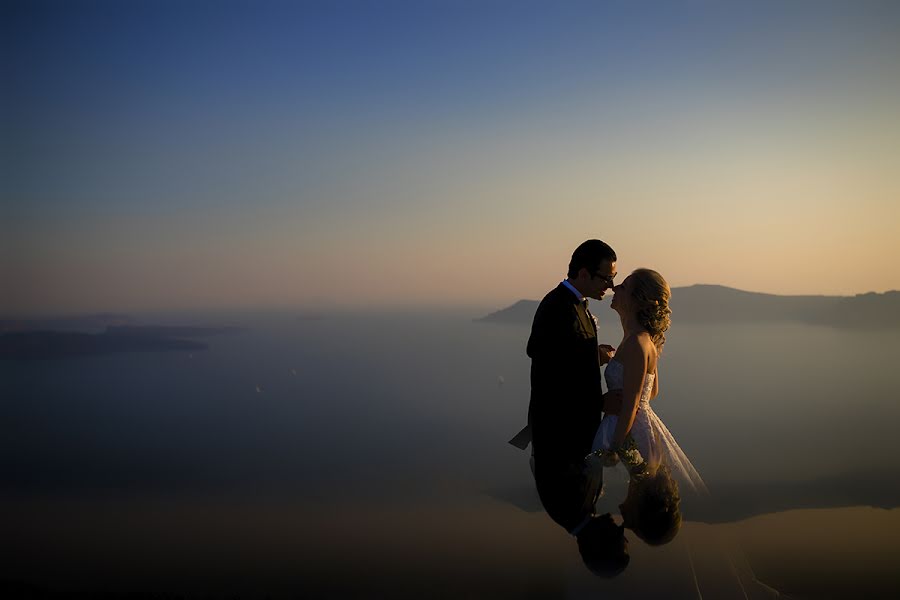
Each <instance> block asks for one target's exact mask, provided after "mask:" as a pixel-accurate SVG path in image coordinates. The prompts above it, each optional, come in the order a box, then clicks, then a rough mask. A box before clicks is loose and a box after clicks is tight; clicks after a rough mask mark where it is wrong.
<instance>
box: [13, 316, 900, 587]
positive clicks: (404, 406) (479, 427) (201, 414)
mask: <svg viewBox="0 0 900 600" xmlns="http://www.w3.org/2000/svg"><path fill="white" fill-rule="evenodd" d="M604 308H605V306H604ZM594 312H595V313H597V312H599V311H597V310H595V311H594ZM475 316H479V315H475V314H472V315H466V314H443V315H425V314H420V315H412V316H402V317H401V316H391V315H368V316H366V315H341V316H328V315H326V316H323V318H321V319H315V320H311V319H302V320H301V319H298V318H296V315H291V314H264V315H249V314H244V315H215V316H209V315H146V316H142V320H143V321H144V322H147V323H158V324H170V323H176V322H177V323H191V324H200V323H208V324H213V325H239V326H243V327H245V329H244V330H243V331H242V332H240V333H237V334H234V335H229V336H223V337H216V338H210V339H208V340H206V341H207V342H208V343H209V346H210V347H209V349H208V350H205V351H199V352H197V351H195V352H193V353H188V352H182V351H173V352H161V353H123V354H115V355H108V356H99V357H87V358H77V359H67V360H54V361H28V362H25V361H5V362H2V363H0V385H2V404H0V436H2V439H3V441H4V442H3V443H4V448H3V452H2V454H0V472H2V473H3V477H2V484H0V485H2V497H0V503H2V515H3V516H2V517H0V519H2V528H3V532H4V533H3V537H4V538H6V539H7V540H11V541H12V543H4V544H2V548H0V553H2V557H0V558H2V565H3V566H2V567H0V579H2V580H3V581H4V585H5V586H7V587H9V586H18V587H14V589H39V590H49V591H51V592H52V591H62V592H69V591H87V590H91V591H96V590H109V591H116V592H121V591H133V592H143V591H163V592H168V593H184V594H198V595H203V594H206V593H212V594H222V595H224V594H239V595H242V596H246V597H257V596H260V597H261V596H264V595H265V594H272V595H280V594H283V595H286V596H288V597H290V596H292V595H297V594H300V593H301V592H306V593H310V592H311V593H314V594H315V593H321V594H322V595H327V594H332V593H341V594H351V595H353V594H360V595H372V594H375V595H408V596H417V595H421V594H422V593H424V591H425V590H427V592H428V593H429V594H434V595H438V596H440V595H442V593H443V594H444V595H449V596H457V595H460V594H463V593H465V594H473V595H476V596H490V597H495V596H500V597H504V596H506V597H522V596H526V597H527V596H537V597H543V596H546V595H550V596H564V597H582V596H591V595H594V594H596V592H597V591H598V590H603V591H604V593H606V594H608V596H604V597H611V598H618V597H621V598H631V597H647V596H654V595H658V594H660V593H663V592H665V593H666V594H667V597H685V598H694V597H700V595H701V594H702V596H703V597H706V598H711V597H712V598H727V597H737V598H742V597H745V596H746V597H751V598H755V597H774V596H773V592H772V591H771V590H769V588H774V589H777V590H779V591H781V592H782V593H786V594H788V595H789V596H790V597H794V598H830V597H833V598H842V597H848V595H857V594H856V591H855V590H862V591H861V592H860V594H861V596H864V597H872V598H875V597H893V596H896V595H897V591H898V589H897V587H898V586H897V583H896V577H895V576H893V564H892V562H891V561H892V560H893V559H892V558H891V557H896V556H897V555H898V554H900V548H898V545H897V544H898V542H897V541H896V539H897V538H898V534H900V520H898V512H897V511H896V510H880V509H876V508H864V507H865V506H878V507H884V508H893V507H895V506H898V505H900V502H898V498H900V489H898V486H900V484H898V478H897V476H896V475H897V473H898V472H900V469H898V467H900V464H898V463H900V437H898V436H896V435H895V433H896V427H897V423H898V422H900V419H898V416H900V414H898V413H900V406H898V405H897V403H896V402H895V401H894V399H895V398H896V390H897V389H898V387H897V386H898V383H900V374H898V370H897V369H896V368H895V365H894V364H893V363H894V362H895V358H896V344H897V341H898V337H900V336H898V334H897V333H892V332H886V333H857V332H852V331H849V332H848V331H837V330H832V329H829V328H823V327H810V326H802V325H784V324H777V325H767V324H741V325H735V326H733V327H721V326H717V327H703V326H690V327H688V326H684V327H679V326H678V324H677V323H676V325H675V326H674V327H673V329H672V330H671V332H670V334H669V336H668V339H669V341H668V343H667V345H666V351H665V354H664V355H663V361H662V362H661V364H660V384H661V393H660V397H659V398H658V399H657V400H655V401H654V408H655V410H656V411H657V412H658V413H659V414H660V416H661V417H662V418H663V419H664V420H665V422H666V424H667V425H668V426H669V428H670V429H671V430H672V432H673V433H674V434H675V436H676V437H677V439H678V441H679V443H680V444H681V446H682V448H684V450H685V452H686V453H687V454H688V456H689V457H690V458H691V460H692V461H693V462H694V464H695V466H696V467H697V468H698V470H699V471H700V473H701V475H702V476H703V478H704V480H705V481H706V483H707V484H708V486H709V488H710V491H711V496H710V498H709V499H708V500H705V501H699V500H697V499H696V498H694V497H692V496H691V495H690V494H688V493H684V494H683V498H684V499H683V502H682V512H683V515H684V519H685V523H684V525H683V528H682V531H681V533H680V534H679V536H678V537H677V538H676V539H675V541H673V542H672V543H670V544H668V545H666V546H662V547H647V546H645V545H644V544H642V543H641V542H640V541H639V540H637V539H636V538H635V537H634V536H633V535H629V534H628V533H626V536H627V537H628V539H629V553H630V556H631V560H630V564H629V566H628V568H627V569H626V570H625V571H624V572H623V573H622V574H621V575H620V576H618V577H615V578H612V579H603V578H597V577H594V576H592V575H591V574H590V573H589V572H588V571H587V570H586V569H585V567H584V565H583V563H582V562H581V559H580V557H579V555H578V550H577V547H576V545H575V543H574V541H573V540H572V538H570V537H569V536H568V535H567V534H566V533H565V532H564V531H563V530H562V529H561V528H560V527H558V526H557V525H556V524H554V523H553V522H552V521H551V520H550V519H549V518H548V517H547V516H546V515H545V514H544V513H543V512H542V511H541V509H540V504H539V502H538V501H537V497H536V494H535V492H534V486H533V482H532V479H531V474H530V472H529V469H528V464H527V454H526V453H523V452H521V451H519V450H517V449H515V448H513V447H512V446H509V445H508V444H506V440H507V439H509V437H510V436H511V435H512V434H514V433H515V432H516V431H517V430H518V429H519V427H520V426H521V425H522V424H523V423H524V419H525V412H526V409H527V402H528V390H529V386H528V368H529V363H528V359H527V357H525V355H524V343H525V339H526V338H527V335H528V327H527V326H515V325H489V324H484V323H474V322H472V321H471V318H472V317H475ZM600 316H601V335H600V337H601V341H604V342H611V343H613V344H616V343H617V342H618V340H617V337H618V336H616V335H613V334H612V333H611V332H613V331H614V327H613V326H614V324H613V323H610V322H609V320H608V316H606V315H600ZM607 332H608V334H607ZM841 448H843V450H840V449H841ZM617 477H618V480H619V481H618V483H617ZM622 478H623V477H622V474H621V473H619V474H618V475H611V476H610V477H608V482H611V483H610V485H609V486H608V488H607V491H606V494H605V496H604V497H603V498H602V499H601V500H600V502H599V504H598V508H599V509H601V510H602V511H610V512H613V513H614V514H615V513H616V512H617V510H616V507H617V505H618V503H619V502H620V501H621V497H622V496H621V493H622V488H621V479H622ZM617 485H618V486H620V487H619V488H617ZM617 494H618V496H617ZM854 507H857V508H854ZM717 590H718V591H717ZM698 592H699V593H698ZM742 594H743V595H742ZM767 594H768V595H767Z"/></svg>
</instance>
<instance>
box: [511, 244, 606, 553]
mask: <svg viewBox="0 0 900 600" xmlns="http://www.w3.org/2000/svg"><path fill="white" fill-rule="evenodd" d="M615 276H616V253H615V252H614V251H613V249H612V248H610V247H609V246H608V245H607V244H605V243H604V242H601V241H600V240H587V241H586V242H584V243H583V244H581V245H580V246H578V248H576V249H575V252H574V253H573V254H572V260H571V261H570V262H569V271H568V276H567V278H566V280H565V281H563V282H561V283H560V284H559V285H558V286H557V287H556V288H555V289H554V290H552V291H550V292H549V293H548V294H547V295H546V296H544V299H543V300H542V301H541V303H540V305H539V306H538V308H537V311H536V312H535V315H534V323H533V324H532V327H531V337H530V338H529V340H528V348H527V354H528V356H529V357H530V358H531V402H530V404H529V406H528V426H527V427H526V429H525V430H523V434H525V437H527V433H526V431H527V430H529V429H530V434H531V444H532V457H533V459H534V462H533V468H534V479H535V484H536V486H537V490H538V494H539V496H540V498H541V503H542V504H543V505H544V508H545V509H546V511H547V514H549V515H550V517H551V518H552V519H553V520H554V521H556V522H557V523H559V524H560V525H562V526H563V527H564V528H565V529H566V531H568V532H570V533H572V534H574V535H578V533H579V531H580V529H581V528H582V527H584V526H585V525H586V524H587V521H588V520H589V519H590V517H591V515H592V514H593V508H594V503H595V501H596V499H597V495H598V494H599V492H600V487H601V483H602V481H601V475H600V474H599V473H595V474H592V473H590V472H585V470H584V457H585V456H586V455H587V454H588V453H589V452H590V450H591V443H592V442H593V439H594V434H595V433H596V431H597V427H598V426H599V424H600V418H601V416H602V410H603V401H604V398H603V395H602V389H601V387H600V382H601V374H600V366H601V365H602V364H605V363H607V362H608V361H609V359H610V358H611V355H612V353H613V349H612V347H611V346H606V345H603V346H599V347H598V345H597V329H596V325H595V322H594V319H593V316H592V315H591V313H590V311H589V310H588V300H587V299H588V298H594V299H595V300H598V301H599V300H602V299H603V296H604V294H605V293H606V291H607V290H609V289H610V288H612V287H613V279H614V278H615ZM616 393H619V392H616ZM523 434H520V436H522V435H523ZM520 436H517V438H520ZM519 442H520V444H519V445H520V447H522V446H521V442H522V439H521V438H520V439H519ZM513 443H514V444H515V443H516V440H513Z"/></svg>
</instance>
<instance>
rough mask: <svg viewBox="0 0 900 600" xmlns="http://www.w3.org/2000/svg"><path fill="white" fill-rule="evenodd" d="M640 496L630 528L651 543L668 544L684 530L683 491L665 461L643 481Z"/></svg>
mask: <svg viewBox="0 0 900 600" xmlns="http://www.w3.org/2000/svg"><path fill="white" fill-rule="evenodd" d="M640 486H641V492H640V493H639V494H638V499H637V518H636V519H635V523H634V524H633V525H632V527H631V529H632V531H634V533H635V534H637V536H638V537H639V538H641V539H642V540H643V541H644V542H645V543H646V544H648V545H650V546H661V545H663V544H668V543H669V542H671V541H672V540H673V539H675V536H676V535H678V532H679V531H680V530H681V494H680V493H679V491H678V483H677V482H676V481H675V479H674V478H673V477H672V473H671V471H669V468H668V467H667V466H666V465H664V464H663V465H660V466H659V469H657V471H656V474H655V475H653V477H651V478H649V479H647V480H646V481H643V482H642V483H641V484H640Z"/></svg>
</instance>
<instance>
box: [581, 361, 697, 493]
mask: <svg viewBox="0 0 900 600" xmlns="http://www.w3.org/2000/svg"><path fill="white" fill-rule="evenodd" d="M624 370H625V369H624V366H623V365H622V363H620V362H619V361H617V360H616V359H615V358H614V359H612V360H611V361H609V363H608V364H607V365H606V374H605V376H606V387H607V388H609V389H610V390H621V389H622V387H623V383H624ZM655 377H656V376H655V375H654V374H653V373H648V374H647V375H645V376H644V385H643V387H642V389H641V399H640V404H639V405H638V410H637V413H636V414H635V417H634V423H633V424H632V426H631V431H630V432H629V435H631V437H632V438H633V439H634V441H635V444H636V445H637V448H638V451H639V452H640V453H641V456H642V457H643V458H644V461H645V462H646V463H647V469H648V471H649V472H650V473H651V474H652V473H655V472H656V470H657V469H658V468H659V465H660V464H663V463H665V464H666V465H667V466H668V467H669V470H670V471H671V472H672V474H673V475H675V476H676V477H677V478H678V479H680V480H682V481H684V482H685V483H687V484H688V485H690V486H691V487H692V488H693V489H694V490H695V491H697V492H704V493H705V492H707V490H706V485H704V483H703V480H702V479H701V478H700V474H699V473H697V470H696V469H694V465H692V464H691V461H690V460H688V457H687V456H686V455H685V454H684V452H683V451H682V450H681V447H680V446H679V445H678V442H676V441H675V438H674V437H673V436H672V434H671V433H670V432H669V429H668V428H667V427H666V426H665V424H664V423H663V422H662V420H661V419H660V418H659V417H658V416H657V414H656V412H654V410H653V408H652V407H651V406H650V394H651V393H652V392H653V380H654V379H655ZM618 421H619V419H618V417H617V416H616V415H606V416H605V417H603V420H602V421H601V422H600V427H599V428H598V429H597V434H596V435H595V436H594V443H593V447H592V450H609V449H610V448H611V446H612V441H613V437H614V436H615V433H616V423H618Z"/></svg>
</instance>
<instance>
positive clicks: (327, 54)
mask: <svg viewBox="0 0 900 600" xmlns="http://www.w3.org/2000/svg"><path fill="white" fill-rule="evenodd" d="M0 6H2V8H0V48H2V58H0V68H2V80H0V81H2V83H0V181H2V188H0V192H2V199H0V281H2V284H0V287H2V290H3V291H2V293H0V313H4V314H26V313H49V312H63V313H74V312H84V311H101V310H103V311H133V310H151V309H180V308H205V307H209V308H239V307H302V308H321V307H327V306H338V307H371V306H377V307H392V306H397V307H408V306H435V307H436V306H472V307H474V306H478V307H481V306H483V307H492V306H496V307H500V306H503V305H506V304H509V303H511V302H513V301H515V300H518V299H520V298H531V299H538V298H540V297H541V296H542V295H543V294H544V293H545V292H546V291H547V290H548V289H550V288H551V287H553V286H554V285H555V284H556V283H558V281H559V280H560V279H561V278H562V277H563V276H564V274H565V268H566V264H567V262H568V259H569V256H570V255H571V252H572V250H573V249H574V247H575V246H576V245H578V244H579V243H580V242H581V241H583V240H584V239H587V238H600V239H603V240H605V241H607V242H608V243H609V244H610V245H612V246H613V248H615V249H616V251H617V252H618V255H619V258H620V260H619V270H620V271H623V272H624V271H629V270H631V269H633V268H636V267H639V266H647V267H652V268H655V269H657V270H659V271H660V272H661V273H663V275H665V276H666V277H667V279H668V280H669V282H670V283H671V284H672V285H673V286H683V285H690V284H694V283H717V284H722V285H728V286H732V287H737V288H741V289H746V290H752V291H761V292H769V293H777V294H842V295H851V294H857V293H862V292H868V291H879V292H881V291H886V290H889V289H900V266H898V262H897V261H898V258H900V235H898V234H900V109H898V107H900V3H898V2H890V1H884V2H863V1H853V2H851V1H844V2H826V1H782V2H759V1H754V2H745V3H737V2H713V1H705V0H692V1H687V0H685V1H676V0H673V1H671V2H665V3H656V2H642V1H634V2H626V1H624V0H610V1H608V2H600V1H590V2H587V1H586V2H561V3H557V2H553V3H551V2H544V3H533V2H526V1H509V2H500V1H490V0H481V1H449V0H446V1H442V0H420V1H418V2H401V1H368V2H363V1H360V2H351V1H340V0H339V1H334V2H324V1H323V2H271V1H268V2H251V1H249V0H248V1H245V2H225V1H212V0H209V1H203V2H201V1H180V2H179V1H175V0H172V1H163V0H160V1H152V0H144V1H136V2H116V1H109V2H107V1H102V0H96V1H85V0H70V1H62V0H60V1H56V2H46V1H34V0H32V1H23V2H19V1H8V0H3V1H2V3H0Z"/></svg>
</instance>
